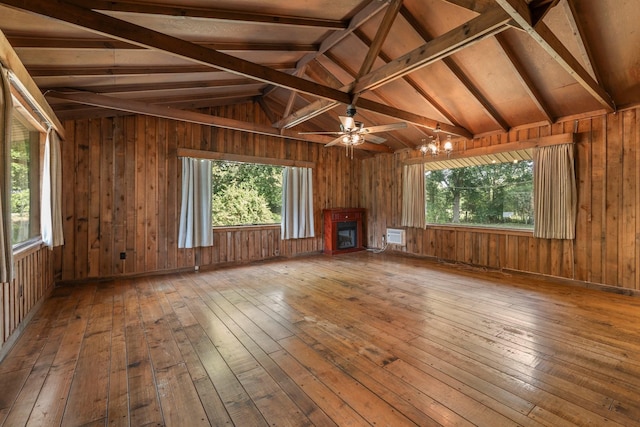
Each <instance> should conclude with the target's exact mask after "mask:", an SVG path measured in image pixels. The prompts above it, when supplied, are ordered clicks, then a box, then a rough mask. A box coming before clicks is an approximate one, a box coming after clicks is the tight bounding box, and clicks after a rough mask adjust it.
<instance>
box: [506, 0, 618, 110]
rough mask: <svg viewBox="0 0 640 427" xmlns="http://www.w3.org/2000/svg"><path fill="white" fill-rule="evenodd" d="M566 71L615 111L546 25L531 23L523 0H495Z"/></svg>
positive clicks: (600, 101) (597, 85) (592, 94)
mask: <svg viewBox="0 0 640 427" xmlns="http://www.w3.org/2000/svg"><path fill="white" fill-rule="evenodd" d="M495 1H496V3H498V4H499V5H500V6H501V7H502V8H503V9H504V10H505V12H507V13H508V14H509V15H510V16H511V17H512V18H513V20H514V21H516V22H517V23H518V25H519V26H520V27H521V28H522V29H523V30H524V31H526V32H527V33H528V34H529V35H530V36H531V38H533V40H534V41H535V42H536V43H538V44H539V45H540V47H542V48H543V49H544V50H545V51H546V52H547V53H548V54H549V55H550V56H551V57H552V58H553V59H554V60H555V61H556V62H557V63H558V64H559V65H560V66H561V67H562V68H563V69H564V70H565V71H566V72H567V73H569V74H570V75H571V76H572V77H573V78H574V79H575V80H576V81H577V82H578V83H579V84H580V85H581V86H582V87H583V88H584V89H585V90H586V91H587V92H589V94H591V96H593V97H594V99H596V100H597V101H598V102H599V103H600V104H601V105H602V106H603V107H604V108H605V110H606V111H608V112H612V111H616V106H615V103H614V102H613V99H612V98H611V96H610V95H609V94H608V93H607V92H606V91H605V90H604V88H603V87H602V86H600V85H599V84H598V83H597V82H596V81H595V80H594V79H593V77H591V75H590V74H589V73H588V72H587V71H586V70H585V69H584V68H583V67H582V65H580V63H579V62H578V61H577V60H576V59H575V58H574V57H573V55H572V54H571V52H569V50H568V49H567V48H566V47H565V46H564V45H563V44H562V42H560V40H559V39H558V38H557V37H556V35H555V34H553V32H552V31H551V29H549V27H547V25H546V24H545V23H544V22H542V21H538V23H537V25H535V27H534V26H533V25H532V23H531V13H530V12H529V8H528V6H527V4H526V3H525V2H524V0H495Z"/></svg>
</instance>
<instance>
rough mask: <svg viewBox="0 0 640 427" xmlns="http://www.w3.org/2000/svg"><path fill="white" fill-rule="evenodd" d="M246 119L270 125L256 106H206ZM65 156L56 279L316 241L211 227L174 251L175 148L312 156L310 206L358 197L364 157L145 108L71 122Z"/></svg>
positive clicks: (293, 251)
mask: <svg viewBox="0 0 640 427" xmlns="http://www.w3.org/2000/svg"><path fill="white" fill-rule="evenodd" d="M205 112H207V113H210V114H214V115H218V116H223V117H228V118H233V119H236V120H242V121H246V122H256V123H265V124H266V123H268V120H267V118H266V117H265V115H264V113H263V111H262V110H261V109H260V107H259V106H258V105H257V104H252V103H249V104H242V105H236V106H229V107H220V108H215V109H212V110H211V111H205ZM64 125H65V129H66V141H64V142H63V144H62V156H63V162H62V164H63V188H64V189H65V191H64V194H63V221H64V233H65V243H66V244H65V245H64V247H63V248H62V249H59V250H56V252H55V254H56V257H55V274H56V278H57V279H60V280H62V281H76V280H82V279H88V278H102V277H114V276H123V275H136V274H145V273H150V272H158V271H172V270H177V269H184V268H193V267H195V266H196V265H198V266H200V267H201V268H207V267H211V266H214V265H217V264H221V263H237V262H247V261H254V260H259V259H265V258H270V257H274V256H276V255H278V254H279V255H284V256H295V255H299V254H304V253H309V252H316V251H320V250H321V249H322V240H321V239H322V231H321V230H322V227H321V224H319V223H317V222H316V224H315V230H316V237H315V238H311V239H296V240H291V241H284V242H282V241H280V234H279V227H249V228H229V229H223V230H216V231H215V236H214V237H215V245H214V247H213V248H206V249H178V248H177V236H178V218H179V207H180V202H179V200H180V199H179V198H180V182H181V181H180V180H181V177H180V173H181V172H180V167H179V161H178V158H177V155H176V150H177V149H178V148H191V149H199V150H209V151H220V152H227V153H234V154H243V155H251V156H261V157H274V158H278V159H291V160H301V161H313V162H316V168H315V170H314V183H313V184H314V193H315V198H314V209H315V218H316V219H317V221H319V219H320V218H321V211H322V209H324V208H331V207H342V206H355V205H356V204H357V203H358V201H359V200H358V186H359V182H360V162H359V161H358V160H351V159H349V158H347V157H346V156H345V154H344V151H343V150H340V149H339V148H331V149H327V148H324V147H323V146H322V145H321V144H313V143H306V142H296V141H291V140H283V139H281V138H274V137H268V136H260V135H254V134H249V133H244V132H235V131H228V130H224V129H220V128H213V127H207V126H201V125H195V124H189V123H184V122H177V121H172V120H166V119H158V118H153V117H148V116H126V117H115V118H99V119H86V120H77V121H67V122H65V123H64ZM121 252H124V253H126V259H125V260H121V259H120V253H121Z"/></svg>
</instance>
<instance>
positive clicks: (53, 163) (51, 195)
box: [40, 129, 64, 248]
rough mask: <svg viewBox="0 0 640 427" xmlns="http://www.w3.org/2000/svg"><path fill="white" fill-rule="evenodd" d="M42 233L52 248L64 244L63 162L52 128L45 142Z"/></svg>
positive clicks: (58, 142) (41, 213) (45, 241)
mask: <svg viewBox="0 0 640 427" xmlns="http://www.w3.org/2000/svg"><path fill="white" fill-rule="evenodd" d="M43 160H44V165H43V167H42V198H41V205H40V206H41V210H40V234H41V235H42V241H43V242H44V244H45V245H47V246H48V247H50V248H53V247H55V246H60V245H63V244H64V235H63V232H62V164H61V156H60V138H59V137H58V134H57V132H56V131H55V130H53V129H50V130H49V132H48V133H47V140H46V141H45V144H44V159H43Z"/></svg>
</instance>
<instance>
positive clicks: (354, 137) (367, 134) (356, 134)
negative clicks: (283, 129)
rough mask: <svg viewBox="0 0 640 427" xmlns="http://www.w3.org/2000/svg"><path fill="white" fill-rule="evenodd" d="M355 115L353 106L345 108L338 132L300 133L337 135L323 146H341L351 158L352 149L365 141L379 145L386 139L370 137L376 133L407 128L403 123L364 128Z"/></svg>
mask: <svg viewBox="0 0 640 427" xmlns="http://www.w3.org/2000/svg"><path fill="white" fill-rule="evenodd" d="M355 115H356V108H355V107H354V106H353V105H349V106H347V115H346V116H340V131H334V132H331V131H321V132H300V134H301V135H337V138H336V139H334V140H333V141H331V142H329V143H328V144H326V145H325V147H331V146H332V145H336V144H343V145H344V146H345V147H347V155H349V154H351V157H353V147H354V146H356V145H360V144H363V143H364V142H365V140H368V141H370V142H373V143H375V144H381V143H383V142H385V141H386V139H384V138H382V137H380V136H377V135H372V134H373V133H377V132H387V131H391V130H396V129H404V128H406V127H407V124H406V123H405V122H398V123H390V124H388V125H379V126H370V127H364V123H362V122H358V121H356V120H355V119H354V118H353V117H354V116H355Z"/></svg>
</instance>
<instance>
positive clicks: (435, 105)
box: [355, 7, 459, 126]
mask: <svg viewBox="0 0 640 427" xmlns="http://www.w3.org/2000/svg"><path fill="white" fill-rule="evenodd" d="M401 12H402V14H403V16H404V17H405V19H407V18H410V19H411V20H413V21H415V19H414V18H413V16H412V15H411V14H410V13H409V12H408V11H407V10H406V8H405V7H403V8H402V10H401ZM409 23H410V24H411V25H413V23H412V22H409ZM355 35H356V36H358V38H359V39H360V40H362V42H363V43H365V44H367V45H368V44H370V43H371V40H370V39H369V38H368V37H367V35H366V34H364V33H363V32H362V31H356V32H355ZM380 58H381V59H382V60H383V61H384V62H391V61H392V60H393V59H391V57H389V56H388V55H386V54H385V53H384V52H383V51H381V52H380ZM403 79H404V80H405V81H406V82H407V84H409V86H411V87H412V88H413V90H415V91H416V92H417V93H418V94H419V95H420V96H422V97H423V98H424V99H425V101H427V102H428V103H429V104H430V105H431V106H432V107H433V108H434V109H435V110H436V111H438V112H439V113H440V114H442V115H443V116H444V117H446V118H447V120H449V122H451V123H453V124H455V125H456V126H459V124H458V123H457V120H456V119H455V117H453V114H451V113H450V112H449V110H447V109H446V108H445V107H444V106H442V105H440V104H439V103H438V101H436V100H435V99H434V98H433V97H432V96H431V95H429V94H428V93H427V92H426V91H425V90H424V89H423V88H422V87H421V86H420V85H419V84H418V83H417V82H416V81H415V79H413V78H411V76H408V75H407V76H404V77H403Z"/></svg>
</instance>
